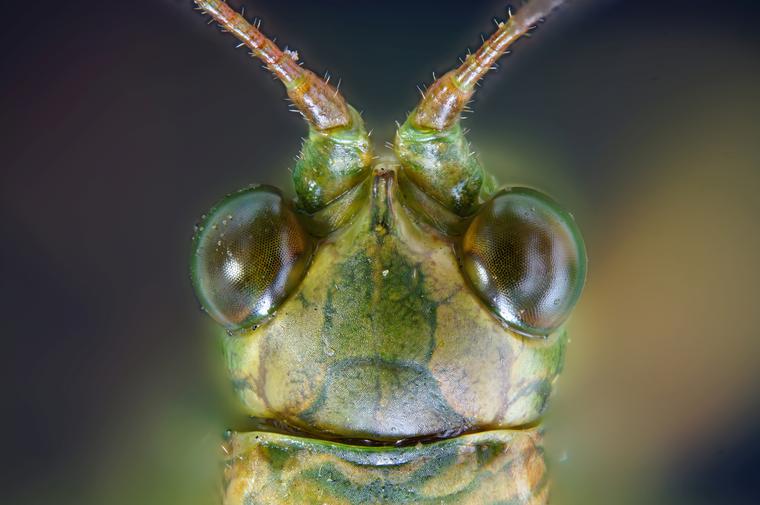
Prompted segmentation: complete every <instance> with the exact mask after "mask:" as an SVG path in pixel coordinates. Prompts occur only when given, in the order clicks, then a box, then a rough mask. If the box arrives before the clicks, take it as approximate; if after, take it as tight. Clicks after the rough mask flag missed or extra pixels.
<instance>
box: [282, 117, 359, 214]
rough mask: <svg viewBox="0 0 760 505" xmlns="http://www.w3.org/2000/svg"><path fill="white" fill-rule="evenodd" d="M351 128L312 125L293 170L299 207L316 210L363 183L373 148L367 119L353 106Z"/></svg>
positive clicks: (307, 210) (310, 210)
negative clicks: (317, 127)
mask: <svg viewBox="0 0 760 505" xmlns="http://www.w3.org/2000/svg"><path fill="white" fill-rule="evenodd" d="M349 109H350V112H351V125H350V126H348V127H345V128H343V127H341V128H333V129H330V130H318V129H316V128H314V127H312V126H310V127H309V135H308V137H307V138H306V140H305V141H304V144H303V147H302V149H301V155H300V157H299V158H298V161H297V163H296V166H295V168H294V170H293V184H294V185H295V190H296V194H297V195H298V206H299V207H300V208H301V209H302V210H304V211H305V212H308V213H313V212H317V211H319V210H320V209H322V208H324V207H326V206H327V205H328V204H330V203H331V202H333V201H334V200H336V199H337V198H338V197H340V196H341V195H343V194H344V193H346V192H348V191H350V190H351V189H352V188H354V187H355V186H356V185H357V184H359V183H361V182H362V181H363V180H364V179H365V178H366V177H367V175H368V174H369V172H370V165H371V163H372V149H371V145H370V141H369V136H368V135H367V132H366V130H365V129H364V122H363V121H362V118H361V116H360V115H359V113H358V112H357V111H356V110H354V109H353V108H349Z"/></svg>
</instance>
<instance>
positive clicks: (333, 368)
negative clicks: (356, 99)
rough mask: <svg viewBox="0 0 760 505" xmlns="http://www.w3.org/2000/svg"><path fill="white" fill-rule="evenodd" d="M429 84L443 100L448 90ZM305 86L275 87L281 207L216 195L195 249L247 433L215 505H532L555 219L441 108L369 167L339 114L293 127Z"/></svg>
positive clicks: (541, 480)
mask: <svg viewBox="0 0 760 505" xmlns="http://www.w3.org/2000/svg"><path fill="white" fill-rule="evenodd" d="M199 5H201V6H202V7H204V8H205V9H206V10H208V11H209V12H210V13H211V14H212V15H214V17H215V18H216V19H217V20H218V21H220V22H222V24H224V25H225V26H227V27H231V28H232V29H231V31H233V32H235V29H239V28H240V27H241V26H242V25H241V21H240V20H239V19H237V18H235V17H234V16H233V14H231V13H230V12H231V11H229V12H228V10H229V9H228V8H227V10H225V7H224V6H225V4H223V3H221V2H199ZM505 30H506V29H505ZM238 31H240V30H238ZM255 33H258V32H255ZM255 33H254V32H252V31H250V30H249V31H246V32H244V35H247V36H248V37H249V38H252V37H253V36H254V35H255ZM497 34H498V32H497ZM259 35H260V34H259ZM241 39H243V40H244V41H245V40H246V39H245V37H243V36H241ZM257 47H259V46H257ZM265 60H266V59H265ZM276 61H277V62H279V63H278V64H282V65H283V66H286V65H285V64H284V62H283V61H282V60H281V59H278V60H276ZM479 63H482V62H479ZM481 66H482V65H481ZM298 68H299V69H300V67H298ZM286 70H287V69H286ZM273 71H275V73H277V71H278V70H277V69H273ZM298 71H299V70H293V72H298ZM300 71H301V72H303V70H300ZM280 72H285V70H282V69H280ZM452 72H454V71H452ZM278 75H279V74H278ZM312 75H313V74H312ZM447 76H448V74H447ZM447 76H444V77H442V78H441V80H442V81H443V84H442V85H440V86H439V88H440V90H439V92H438V94H439V95H441V96H444V95H445V93H453V91H451V89H450V88H451V86H452V83H453V84H455V85H456V86H458V87H459V88H461V87H462V86H464V84H463V83H465V82H466V81H465V79H464V77H463V76H461V75H454V76H449V77H447ZM309 79H311V77H309V76H308V75H306V76H303V75H297V76H295V77H294V78H293V79H292V80H293V82H295V84H289V83H288V81H287V80H286V79H285V78H283V81H284V82H286V85H288V88H287V89H288V91H289V93H290V94H291V98H292V99H293V101H294V103H296V104H299V103H306V104H307V105H305V106H304V107H307V110H306V112H305V113H306V115H307V119H309V120H310V135H309V137H308V139H307V140H306V142H305V144H304V147H303V151H302V155H301V158H300V159H299V162H298V164H297V166H296V167H295V170H294V185H295V190H296V195H297V196H296V198H295V199H294V200H293V201H291V200H289V199H287V198H285V197H284V196H282V194H281V193H280V192H279V191H278V190H276V189H274V188H270V187H265V186H258V187H251V188H248V189H245V190H243V191H240V192H238V193H235V194H233V195H230V196H228V197H227V198H225V199H224V200H222V201H221V202H220V203H219V204H217V205H216V206H215V207H214V208H213V209H212V210H211V212H210V213H209V214H208V215H207V216H204V220H203V222H202V223H201V224H199V226H198V231H197V234H196V237H195V239H194V250H193V255H192V260H191V271H192V279H193V283H194V286H195V289H196V292H197V294H198V297H199V299H200V301H201V304H202V306H203V308H204V310H205V311H206V312H207V313H208V314H209V315H210V316H211V317H213V318H214V319H215V320H216V321H217V322H218V323H220V325H221V326H222V327H224V328H225V329H226V332H225V333H224V335H223V337H222V338H223V342H224V348H225V356H226V360H227V366H228V368H229V372H230V376H231V378H232V382H233V385H234V388H235V390H236V391H237V393H238V395H239V398H240V400H241V402H242V404H243V406H244V408H245V410H246V411H247V412H248V414H250V416H251V417H253V418H255V419H256V420H257V422H258V425H259V426H261V431H257V432H251V433H240V434H233V435H231V438H230V440H229V446H228V448H227V450H228V452H229V454H230V459H229V462H228V466H227V470H226V474H227V487H226V495H225V503H227V504H228V505H238V504H240V505H243V504H246V505H252V504H258V503H262V504H263V503H267V504H279V503H283V504H288V503H292V504H296V503H298V504H303V503H314V504H323V503H329V504H333V503H335V504H343V503H345V504H351V505H352V504H358V503H430V504H433V503H436V504H437V503H473V504H484V503H544V501H545V500H546V496H547V490H546V481H547V479H546V475H545V466H544V463H543V458H542V456H541V455H542V450H541V449H540V433H539V429H538V428H537V425H538V422H539V421H540V418H541V415H542V413H543V411H544V408H545V407H546V403H547V399H548V397H549V395H550V393H551V389H552V384H553V382H554V380H555V379H556V377H557V375H558V373H559V372H560V370H561V367H562V362H563V357H564V351H565V345H566V336H565V332H564V330H563V329H562V324H563V323H564V321H565V320H566V318H567V317H568V315H569V313H570V311H571V309H572V307H573V306H574V304H575V302H576V301H577V299H578V297H579V295H580V292H581V289H582V285H583V280H584V278H585V264H586V260H585V252H584V247H583V242H582V239H581V237H580V234H579V232H578V229H577V227H576V225H575V223H574V221H573V219H572V217H571V216H570V215H569V214H568V213H566V212H565V211H564V210H562V209H561V208H560V207H559V206H558V205H557V204H556V203H555V202H554V201H553V200H551V199H550V198H548V197H546V196H545V195H543V194H541V193H539V192H537V191H535V190H532V189H527V188H504V189H501V190H497V189H496V186H495V185H494V184H493V179H492V177H490V176H489V175H488V174H487V173H486V172H485V171H484V170H483V168H482V167H481V165H480V163H479V162H478V161H477V157H475V156H473V155H472V154H471V153H470V148H469V145H468V143H467V141H466V140H465V138H464V134H463V133H462V131H461V129H460V127H459V125H458V121H457V120H456V119H458V116H456V118H455V120H453V121H449V119H450V118H449V116H450V115H451V111H450V110H448V109H446V110H443V112H441V111H439V113H438V115H437V116H436V109H435V107H438V108H439V109H442V106H441V105H440V103H444V104H445V103H450V102H451V100H450V101H449V102H446V101H445V100H441V99H440V96H438V97H435V96H434V97H433V98H435V100H433V98H431V101H432V102H435V103H432V102H431V103H427V102H426V101H425V100H424V99H423V102H422V103H421V104H420V105H419V106H418V107H417V109H415V111H414V112H413V113H412V114H411V115H410V117H409V119H408V120H407V122H406V123H405V124H404V125H402V126H401V127H400V128H399V130H398V132H397V135H396V141H395V150H394V151H395V155H394V156H392V157H389V158H387V159H382V160H379V161H378V160H376V159H374V158H373V156H372V150H371V145H370V142H369V138H368V135H367V134H366V132H365V129H364V126H363V123H362V121H361V118H360V117H359V115H358V114H356V113H355V111H354V110H353V109H352V108H350V107H349V106H347V105H345V104H344V105H343V106H344V107H345V115H344V116H341V115H340V114H338V113H336V112H334V111H335V110H338V109H340V106H341V103H337V104H333V106H332V109H329V108H328V107H327V106H321V108H320V109H319V110H318V111H316V112H315V111H313V110H309V109H308V104H313V103H318V102H319V100H315V99H314V97H310V96H309V95H308V94H309V93H311V92H312V91H313V90H314V89H315V87H318V83H316V81H315V82H311V83H309ZM303 83H307V84H303ZM315 83H316V84H315ZM431 89H432V90H433V91H431V92H429V93H430V94H429V96H433V95H434V94H435V93H434V91H435V84H434V86H433V87H431ZM293 90H295V91H293ZM465 91H466V89H465ZM294 95H295V98H294ZM336 96H337V93H336ZM304 97H305V98H304ZM319 97H321V99H323V100H326V99H328V98H329V94H325V93H322V94H321V95H318V96H317V98H319ZM325 97H328V98H325ZM455 98H456V97H455ZM299 100H301V101H300V102H299ZM454 102H456V100H454ZM443 109H445V108H443ZM325 110H327V111H328V112H324V111H325ZM330 111H332V112H330ZM318 112H323V116H325V117H319V114H317V113H318ZM310 114H311V116H313V118H312V117H311V116H310ZM330 114H332V116H331V115H330ZM431 118H432V119H431ZM447 118H448V119H447ZM449 123H450V124H449ZM336 124H337V126H336Z"/></svg>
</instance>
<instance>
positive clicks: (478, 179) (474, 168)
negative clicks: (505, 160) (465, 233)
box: [395, 112, 485, 216]
mask: <svg viewBox="0 0 760 505" xmlns="http://www.w3.org/2000/svg"><path fill="white" fill-rule="evenodd" d="M413 116H414V112H413V113H412V114H410V115H409V119H407V121H406V122H405V123H404V124H403V125H401V127H400V128H399V129H398V131H397V132H396V142H395V151H396V155H397V156H398V158H399V161H400V162H401V166H402V167H403V170H404V174H405V175H406V176H407V177H408V178H409V180H411V181H412V182H413V183H415V184H416V185H417V186H419V187H420V188H421V189H422V190H423V191H425V192H426V193H427V194H428V195H429V196H430V197H432V198H433V199H435V200H437V201H438V202H439V203H441V204H442V205H443V206H444V207H446V208H447V209H449V210H450V211H452V212H454V213H455V214H457V215H459V216H467V215H469V214H471V213H472V212H473V211H474V210H475V209H476V207H477V205H478V203H479V196H480V191H481V186H482V184H483V180H484V177H485V176H484V171H483V167H482V166H481V164H480V161H479V160H478V157H477V156H476V155H475V154H474V153H473V152H472V149H471V148H470V144H469V142H468V141H467V139H466V137H465V135H464V132H463V131H462V127H461V126H460V124H459V122H456V123H455V124H454V125H453V126H451V127H449V128H447V129H445V130H433V129H424V128H419V127H417V126H415V125H414V124H413V121H412V119H411V118H412V117H413Z"/></svg>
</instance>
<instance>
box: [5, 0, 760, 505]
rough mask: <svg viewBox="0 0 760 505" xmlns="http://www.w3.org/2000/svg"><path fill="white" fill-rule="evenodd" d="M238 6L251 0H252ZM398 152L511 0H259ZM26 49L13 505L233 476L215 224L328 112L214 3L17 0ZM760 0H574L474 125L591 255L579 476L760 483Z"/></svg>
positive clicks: (556, 434) (13, 301) (588, 479)
mask: <svg viewBox="0 0 760 505" xmlns="http://www.w3.org/2000/svg"><path fill="white" fill-rule="evenodd" d="M231 3H232V4H233V6H235V7H239V6H240V5H242V3H243V2H241V1H234V0H231ZM244 3H245V5H246V7H247V12H248V13H249V15H250V16H251V17H252V16H259V17H262V18H263V19H264V23H263V25H262V29H263V31H264V32H265V33H267V34H269V35H276V36H277V38H278V41H280V43H281V44H282V45H288V46H290V47H291V48H295V49H297V50H299V52H300V54H301V56H302V57H303V58H304V60H305V61H306V62H307V64H308V66H309V67H311V68H312V69H314V70H315V71H317V72H318V73H322V72H325V71H330V73H331V74H333V79H337V78H341V79H342V86H341V90H342V91H343V93H344V95H345V96H346V98H347V99H348V100H349V101H350V102H351V103H352V104H354V105H355V106H356V107H357V108H358V109H361V110H363V111H364V117H365V120H366V122H367V124H368V127H369V128H373V129H374V134H373V138H374V139H375V141H376V142H377V148H378V150H380V151H382V150H383V149H384V147H383V142H384V141H385V140H391V138H392V135H393V131H394V120H403V118H404V117H405V114H406V112H407V111H408V110H409V109H411V108H412V107H413V106H414V105H415V104H416V102H417V100H418V94H417V90H416V89H415V86H416V85H418V84H422V83H429V82H430V81H431V79H432V77H431V72H433V71H435V72H436V73H437V74H438V75H440V74H441V73H442V72H444V71H445V70H447V69H449V68H450V67H451V66H452V65H453V64H455V63H456V62H457V56H459V55H462V54H464V52H465V50H466V48H468V47H470V48H474V47H476V46H477V45H478V44H479V42H480V36H479V34H480V33H483V34H488V33H490V32H491V31H492V29H493V28H494V25H493V23H492V21H491V20H492V18H493V17H494V16H499V17H503V16H504V13H505V7H506V4H505V3H504V2H503V1H501V0H498V1H497V0H486V1H482V2H453V1H449V0H437V1H432V0H426V1H409V0H405V1H400V0H387V1H384V2H369V1H356V0H354V1H348V0H340V1H338V0H335V1H325V2H312V1H305V0H298V1H290V0H288V1H284V0H283V1H278V2H273V1H266V0H256V1H253V0H250V1H249V0H246V1H245V2H244ZM4 19H6V22H5V23H4V26H3V30H2V32H0V39H2V45H3V48H4V50H3V55H2V57H0V75H2V80H0V91H1V94H0V110H1V111H2V113H1V114H0V146H1V148H0V167H1V168H2V173H1V175H0V176H1V177H2V179H1V181H2V182H1V184H0V192H1V195H2V198H1V200H0V205H1V209H2V216H3V217H2V220H0V226H2V237H3V239H2V247H1V248H0V254H2V262H0V268H1V269H2V275H1V277H0V279H2V289H1V290H0V296H2V307H3V311H2V318H0V329H1V333H0V335H2V339H3V351H2V357H3V361H4V363H3V366H2V368H1V370H2V372H1V373H2V381H0V384H1V386H0V387H2V389H3V396H2V398H3V408H2V413H3V414H2V428H3V436H2V439H3V441H4V442H3V444H2V447H3V450H2V459H1V460H0V468H2V472H1V473H0V476H1V479H2V482H1V485H2V489H3V493H2V495H3V499H2V501H3V503H10V504H13V505H32V504H42V503H53V502H54V503H58V504H66V505H68V504H77V505H90V504H92V505H121V504H130V505H134V504H157V505H165V504H174V503H182V504H185V505H195V504H198V505H203V504H206V503H211V502H213V499H212V498H211V497H213V496H214V494H215V493H216V492H217V488H218V486H219V482H218V480H217V475H216V471H217V469H218V467H217V457H218V454H219V449H218V447H219V440H220V436H221V434H222V433H223V431H224V429H225V428H226V427H228V426H231V425H232V424H233V423H234V422H236V421H235V419H236V416H237V414H236V411H235V409H234V407H233V406H232V405H234V403H233V402H232V401H231V400H230V393H229V388H228V387H227V384H226V382H225V379H224V377H223V374H222V373H221V371H220V370H219V366H220V365H221V356H220V353H219V350H218V348H217V345H216V342H215V340H214V338H213V329H212V326H211V325H210V324H209V322H208V321H207V318H206V317H204V316H203V315H202V314H201V312H200V311H199V310H198V304H197V302H196V301H195V299H194V296H193V293H192V291H191V287H190V284H189V280H188V268H187V262H188V253H189V248H190V237H191V233H192V228H193V224H194V223H195V221H196V219H197V218H198V217H199V216H200V214H201V213H202V212H204V211H205V210H206V209H208V208H209V207H210V206H211V205H212V204H213V203H214V202H215V201H216V200H218V199H219V198H220V197H222V196H223V195H224V194H226V193H229V192H231V191H234V190H236V189H238V188H240V187H242V186H245V185H247V184H249V183H254V182H263V183H271V184H276V185H279V186H281V187H283V188H284V189H286V190H287V191H291V187H290V182H289V172H288V168H289V167H291V166H292V165H293V156H295V155H296V154H297V151H298V149H299V146H300V138H301V136H303V135H304V133H305V131H306V129H305V125H304V124H303V123H302V121H301V119H300V117H299V116H297V115H296V114H291V113H288V112H287V107H286V104H285V102H284V101H283V98H284V96H285V94H284V91H283V90H282V89H281V87H280V85H279V84H278V83H276V82H274V81H273V80H272V79H271V77H270V76H269V75H268V74H267V73H265V72H264V71H262V70H261V69H260V68H259V65H258V64H257V63H255V62H253V61H250V59H249V58H248V57H247V56H246V53H245V52H244V51H243V50H238V51H236V50H234V49H233V47H234V45H235V42H234V41H233V40H232V38H231V37H230V36H224V35H220V34H219V33H218V30H217V29H215V28H214V27H213V26H206V20H205V19H204V18H203V17H202V16H200V15H199V14H197V13H196V12H195V11H193V10H192V7H191V2H190V0H152V1H149V0H140V1H131V2H93V1H87V2H85V1H78V0H71V1H69V2H65V3H61V2H14V3H13V4H12V5H11V6H6V7H4ZM759 21H760V5H758V4H757V3H756V2H752V1H739V0H734V1H729V0H725V1H723V2H714V1H703V0H691V1H685V0H674V1H668V2H632V1H623V0H619V1H612V0H598V1H596V2H593V1H586V2H583V1H576V2H573V3H571V4H570V5H569V6H567V7H565V8H564V9H562V10H561V11H560V12H559V13H558V14H556V15H555V16H554V17H553V18H551V19H550V20H549V21H548V22H547V23H546V25H544V26H542V27H541V28H540V29H539V31H538V33H537V34H536V35H535V36H534V37H532V38H531V39H529V40H524V41H522V42H520V43H519V44H518V47H516V48H515V51H514V54H513V55H511V56H509V57H507V58H505V59H504V60H502V65H501V69H500V70H499V71H497V72H495V73H493V74H492V75H490V76H489V77H488V79H487V80H486V81H485V83H484V85H483V87H482V88H481V89H480V91H479V94H478V95H477V98H476V101H475V104H474V108H475V111H476V112H475V114H473V115H471V117H470V118H469V119H468V120H467V121H466V126H468V127H469V128H471V130H472V132H471V134H470V138H471V140H472V141H473V144H474V146H475V148H476V149H477V150H478V151H479V152H480V154H481V156H482V158H483V160H484V162H485V164H486V165H487V167H488V168H489V169H490V170H492V171H493V172H495V173H496V174H497V175H498V176H499V178H500V180H501V181H502V182H508V183H510V184H512V183H515V184H518V183H519V184H528V185H531V186H535V187H538V188H541V189H543V190H544V191H546V192H548V193H550V194H552V195H553V196H554V197H555V198H556V199H558V200H559V201H561V202H563V203H564V204H565V206H566V207H568V208H569V209H571V210H572V211H573V213H574V214H575V216H576V219H577V221H578V222H579V224H580V226H581V229H582V230H583V231H584V234H585V238H586V242H587V247H588V253H589V258H590V263H589V276H588V282H587V287H586V291H585V292H584V295H583V297H582V299H581V302H580V304H579V306H578V308H577V310H576V312H575V314H574V316H573V318H572V319H571V322H570V331H571V334H572V343H571V346H570V349H569V353H568V362H567V366H566V369H565V373H564V375H563V376H562V378H561V380H560V382H559V388H558V392H557V395H556V396H555V398H554V400H553V403H552V406H551V408H550V412H549V414H548V417H547V421H546V425H547V427H548V432H549V440H548V448H547V455H548V459H549V461H550V463H551V466H552V471H553V475H554V480H555V484H554V490H555V499H554V502H555V503H558V504H560V505H562V504H564V505H572V504H590V505H595V504H606V505H609V504H622V505H624V504H638V505H641V504H689V505H693V504H756V503H760V460H759V458H758V453H759V452H760V381H759V379H760V366H758V361H760V338H759V337H760V335H759V333H760V330H759V329H758V326H759V325H760V308H758V306H757V305H758V295H760V289H759V288H758V286H760V265H758V248H759V247H760V235H759V234H758V216H759V215H760V30H758V28H757V26H758V22H759Z"/></svg>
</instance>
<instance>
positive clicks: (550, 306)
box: [462, 188, 586, 335]
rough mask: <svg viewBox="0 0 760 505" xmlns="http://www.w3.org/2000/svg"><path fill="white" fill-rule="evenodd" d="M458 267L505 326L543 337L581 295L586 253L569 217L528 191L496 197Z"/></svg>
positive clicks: (467, 238)
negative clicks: (460, 265) (461, 267)
mask: <svg viewBox="0 0 760 505" xmlns="http://www.w3.org/2000/svg"><path fill="white" fill-rule="evenodd" d="M462 266H463V268H464V271H465V273H466V275H467V277H468V278H469V280H470V282H471V284H472V285H473V287H474V288H475V290H476V291H477V292H478V294H479V295H480V296H481V298H482V299H483V301H484V302H485V303H486V304H487V305H488V306H489V307H490V308H491V309H492V310H493V311H494V312H495V313H496V315H498V316H499V317H500V318H501V319H503V320H504V321H505V322H506V323H507V324H508V325H510V326H511V327H513V328H514V329H516V330H517V331H519V332H522V333H527V334H530V335H547V334H549V333H551V332H552V331H554V330H556V329H557V328H558V327H559V326H560V325H561V324H562V323H563V322H564V321H565V319H567V317H568V315H569V314H570V311H571V310H572V308H573V306H574V305H575V302H576V301H577V300H578V297H579V296H580V293H581V290H582V289H583V283H584V280H585V275H586V253H585V248H584V245H583V239H582V238H581V235H580V232H579V231H578V228H577V226H576V224H575V221H574V220H573V218H572V216H570V214H568V213H567V212H565V211H564V210H562V209H561V208H560V207H559V205H558V204H557V203H556V202H554V201H552V200H551V199H550V198H549V197H547V196H545V195H543V194H542V193H539V192H538V191H535V190H532V189H528V188H512V189H509V190H504V191H501V192H499V193H497V194H496V195H495V196H494V197H493V198H492V199H491V200H490V201H488V202H487V203H486V204H484V205H483V207H482V208H481V210H480V212H479V213H478V215H477V216H476V217H475V218H474V220H473V221H472V223H471V224H470V226H469V228H468V229H467V232H466V233H465V235H464V237H463V241H462Z"/></svg>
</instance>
